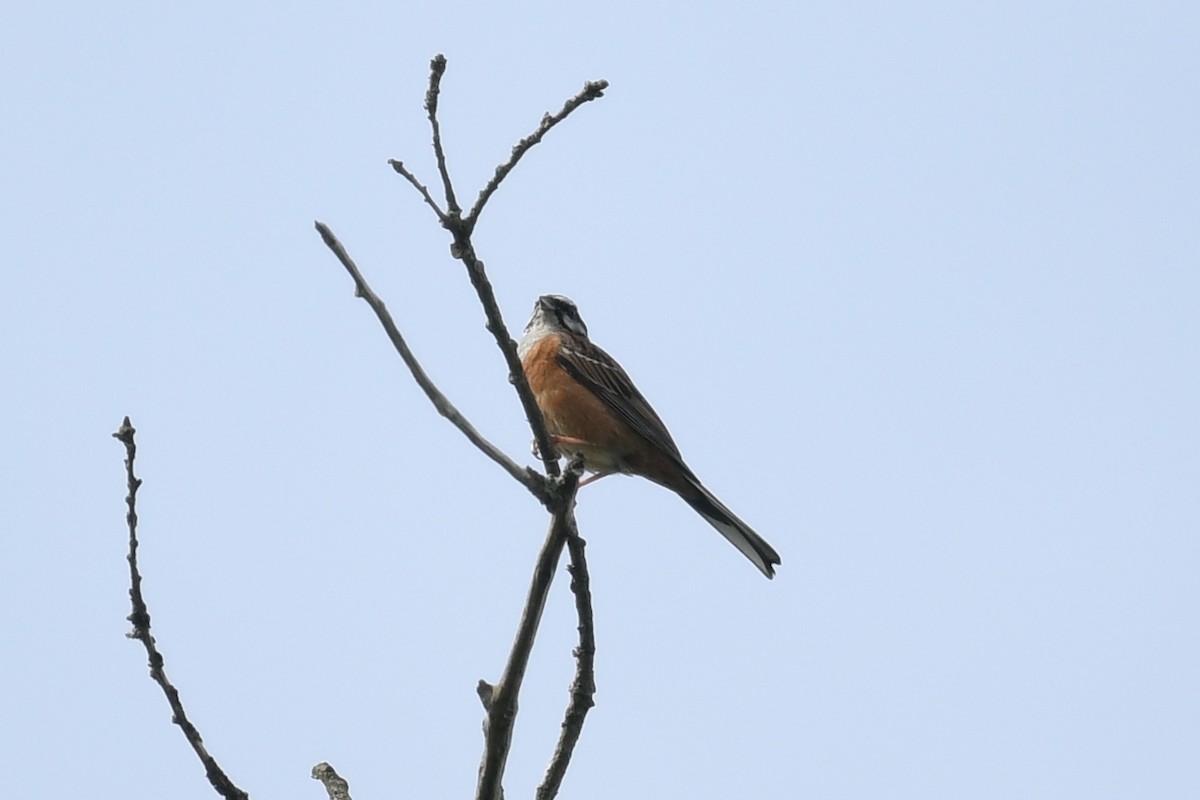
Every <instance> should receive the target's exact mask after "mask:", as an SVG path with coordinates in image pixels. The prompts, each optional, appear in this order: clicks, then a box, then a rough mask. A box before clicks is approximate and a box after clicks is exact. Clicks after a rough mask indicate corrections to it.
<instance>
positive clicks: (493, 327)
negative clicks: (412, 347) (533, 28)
mask: <svg viewBox="0 0 1200 800" xmlns="http://www.w3.org/2000/svg"><path fill="white" fill-rule="evenodd" d="M445 70H446V59H445V58H444V57H443V56H441V55H439V56H437V57H435V58H434V59H433V60H432V62H431V63H430V76H429V89H428V91H427V92H426V94H425V110H426V111H427V112H428V115H429V123H430V128H431V136H432V140H433V150H434V156H435V158H436V161H437V169H438V174H439V176H440V177H441V181H442V187H443V191H444V193H445V203H446V207H445V211H443V210H442V208H441V207H440V206H439V204H438V202H437V201H436V200H435V199H434V198H433V197H432V195H431V194H430V193H429V190H428V188H427V187H426V186H425V184H423V183H422V182H421V181H420V180H419V179H418V178H417V177H416V175H414V174H413V173H412V172H411V171H410V170H409V169H408V168H407V167H405V165H404V164H403V162H401V161H398V160H395V159H393V160H391V161H390V162H389V163H390V164H391V166H392V168H393V169H394V170H395V171H396V172H397V173H399V174H400V175H401V176H403V177H404V178H405V180H407V181H408V182H409V183H410V184H412V186H413V187H414V188H415V189H416V190H417V192H418V193H419V194H420V195H421V197H422V199H424V201H425V202H426V203H427V204H428V205H429V206H430V208H432V209H433V211H434V213H435V214H436V215H437V217H438V221H439V222H440V223H441V225H442V226H443V227H444V228H446V230H448V231H449V232H450V234H451V236H452V238H453V242H452V245H451V252H452V254H453V255H454V256H455V257H456V258H458V259H460V260H461V261H462V262H463V264H464V266H465V267H466V269H467V276H468V277H469V278H470V281H471V285H472V286H473V287H474V289H475V292H476V294H477V296H478V297H479V302H480V304H481V305H482V306H483V309H484V313H485V315H486V317H487V329H488V331H489V332H490V333H491V334H492V336H493V338H494V339H495V341H496V346H497V347H499V349H500V351H501V353H502V354H503V356H504V359H505V363H506V364H507V366H508V371H509V381H510V382H511V383H512V384H513V387H514V388H515V390H516V392H517V396H518V398H519V399H520V402H521V406H522V408H523V409H524V411H525V416H526V418H527V420H528V421H529V425H530V429H531V430H532V432H533V435H534V440H535V441H536V442H537V445H538V452H539V453H541V454H542V460H543V466H544V468H545V470H546V473H547V476H548V477H545V478H543V477H542V476H540V475H538V474H537V473H535V472H533V470H530V469H524V470H523V469H522V468H521V467H519V466H517V464H516V463H515V462H514V461H512V460H511V459H510V458H508V456H506V455H505V454H504V453H502V452H501V451H499V450H498V449H497V448H495V447H494V446H493V445H492V444H491V443H490V442H488V441H487V440H486V439H484V438H483V436H481V435H480V434H479V433H478V431H476V430H475V428H474V427H473V426H472V425H471V424H470V423H469V422H467V420H466V419H465V418H464V417H463V416H462V415H461V414H460V413H459V412H458V410H457V409H456V408H455V407H454V406H453V405H452V404H451V403H450V402H449V400H447V399H446V398H445V396H444V395H443V394H442V393H441V392H440V391H439V390H438V389H437V387H436V386H435V385H434V384H433V383H432V381H430V380H429V378H428V376H427V375H426V374H425V372H424V370H423V369H421V367H420V365H419V364H418V363H417V361H416V359H415V358H414V357H413V355H412V353H411V352H410V351H409V349H408V347H407V345H406V344H405V343H404V339H403V337H402V336H401V335H400V332H399V330H398V329H397V327H396V325H395V323H394V322H393V321H392V319H391V316H390V314H388V312H387V308H386V307H385V305H384V304H383V301H382V300H380V299H379V297H378V296H376V294H375V293H374V292H373V291H372V290H371V287H370V286H369V285H368V284H367V282H366V280H365V279H364V278H363V277H362V275H361V273H360V272H359V270H358V268H357V266H355V264H354V262H353V260H352V259H351V258H350V257H349V255H348V254H347V253H346V251H345V249H344V248H343V247H342V245H341V243H340V242H339V241H338V239H337V237H336V236H335V235H334V234H333V232H332V231H331V230H330V229H329V227H328V226H326V225H324V224H323V223H320V222H318V223H317V224H316V225H317V230H318V231H320V233H321V236H322V238H323V239H324V241H325V244H326V245H327V246H328V247H329V248H330V249H331V250H332V251H333V252H334V254H335V255H336V256H337V258H338V260H339V261H341V263H342V265H343V266H344V267H345V268H346V270H347V272H349V273H350V276H351V278H352V279H353V280H354V285H355V294H356V295H357V296H359V297H362V298H363V299H364V300H366V302H367V303H368V305H370V307H371V309H372V310H373V311H374V312H375V314H376V316H377V317H378V318H379V321H380V323H381V324H382V325H383V327H384V330H385V331H387V334H388V337H389V338H390V339H391V340H392V344H393V345H394V346H395V348H396V350H397V352H399V353H400V356H401V358H403V359H404V362H405V363H406V364H407V365H408V367H409V370H410V371H411V372H412V374H413V377H414V378H415V379H416V381H417V383H418V384H420V386H421V388H422V389H423V390H424V391H425V393H426V395H427V396H428V397H429V399H430V401H431V402H433V404H434V406H435V407H436V408H437V409H438V411H439V413H441V414H442V415H443V416H445V417H447V419H449V420H450V421H451V422H453V423H454V424H455V426H456V427H458V428H459V430H460V431H462V432H463V434H464V435H466V437H467V438H468V439H469V440H470V441H471V442H472V443H473V444H474V445H475V446H476V447H478V448H479V449H480V450H481V451H482V452H484V453H485V454H486V455H487V456H488V457H489V458H491V459H492V460H493V461H495V462H496V463H497V464H499V465H500V466H502V467H503V468H504V469H505V470H506V471H508V472H509V474H510V475H512V476H513V477H514V478H515V479H516V480H518V481H520V482H521V483H522V484H523V485H524V486H526V488H528V489H529V490H530V491H531V492H533V493H534V494H535V495H536V496H537V497H538V498H539V499H540V500H541V501H542V502H543V503H544V504H545V505H546V507H547V508H548V509H549V510H550V512H551V514H552V517H551V523H550V530H549V532H548V533H547V536H546V541H545V543H544V544H543V545H542V549H541V551H540V553H539V554H538V558H537V562H536V565H535V567H534V574H533V579H532V581H531V583H530V587H529V593H528V596H527V598H526V601H525V607H524V609H523V611H522V614H521V621H520V623H519V625H518V628H517V634H516V637H515V638H514V641H513V646H512V650H511V652H510V653H509V657H508V661H507V662H506V664H505V667H504V671H503V673H502V674H501V677H500V680H499V681H498V682H497V683H496V684H495V685H491V684H488V683H486V682H484V681H480V686H479V696H480V699H481V700H482V701H483V704H484V708H485V710H486V712H487V716H486V719H485V723H484V738H485V743H484V754H483V759H482V762H481V764H480V767H479V783H478V786H477V791H476V797H477V799H478V800H501V798H502V797H503V788H502V780H503V776H504V768H505V764H506V763H507V760H508V753H509V748H510V745H511V742H512V730H513V723H514V721H515V719H516V715H517V696H518V694H519V693H520V689H521V683H522V681H523V680H524V676H525V671H526V667H527V666H528V663H529V657H530V654H531V652H532V650H533V642H534V639H535V637H536V635H537V630H538V626H539V624H540V623H541V618H542V611H543V610H544V608H545V605H546V598H547V596H548V595H549V592H550V585H551V583H552V582H553V580H554V573H555V570H556V568H557V565H558V563H559V560H560V558H561V555H562V550H563V546H564V545H565V544H569V546H570V550H571V574H572V578H573V579H572V582H571V589H572V591H573V592H574V593H575V603H576V609H577V613H578V616H579V637H580V639H579V647H578V648H577V649H576V651H575V654H576V674H575V681H574V683H573V684H572V689H571V697H570V702H569V703H568V706H567V711H566V715H565V718H564V720H563V726H562V727H563V730H562V734H561V737H560V739H559V743H558V746H557V747H556V748H555V752H554V755H553V757H552V758H551V762H550V766H549V768H548V770H547V773H546V777H545V779H544V781H543V783H542V785H541V786H540V787H539V789H538V797H539V800H550V798H553V797H554V796H555V795H556V794H557V792H558V789H559V786H560V785H561V783H562V779H563V775H564V774H565V773H566V769H567V766H568V764H569V762H570V759H571V753H572V752H573V750H574V747H575V743H576V741H577V740H578V738H579V733H580V731H581V730H582V727H583V720H584V717H585V716H586V714H587V711H588V709H589V708H591V706H592V695H593V694H594V692H595V677H594V672H593V656H594V653H595V638H594V635H593V627H594V626H593V621H592V601H591V591H590V583H589V577H588V569H587V559H586V555H585V551H584V542H583V539H582V538H581V537H580V536H579V532H578V530H577V527H576V524H575V516H574V505H575V491H576V489H577V488H578V485H579V475H580V472H581V467H582V465H581V464H580V463H579V462H575V463H573V464H572V465H571V467H570V468H569V469H568V470H567V471H566V472H565V473H564V472H563V471H562V470H561V469H560V467H559V464H558V459H557V458H556V456H555V453H556V449H555V447H554V445H553V442H552V441H551V439H550V435H549V432H548V430H547V428H546V424H545V420H544V419H543V418H542V413H541V410H540V409H539V408H538V405H537V401H536V400H535V399H534V396H533V392H532V390H531V389H530V387H529V382H528V381H527V380H526V378H525V371H524V369H523V368H522V366H521V361H520V358H519V357H518V355H517V345H516V342H514V341H513V339H512V337H511V336H509V333H508V326H507V325H506V324H505V322H504V317H503V315H502V314H501V312H500V306H499V303H497V301H496V296H495V292H494V291H493V289H492V285H491V281H490V280H489V279H488V276H487V271H486V269H485V267H484V263H483V261H482V260H481V259H480V258H479V257H478V256H477V255H476V253H475V247H474V244H473V243H472V241H471V234H472V232H473V231H474V228H475V225H476V223H477V222H478V220H479V215H480V214H481V213H482V211H483V209H484V207H485V206H486V205H487V202H488V200H489V199H490V198H491V197H492V195H493V194H495V192H496V190H497V189H498V188H499V187H500V184H501V182H502V181H503V180H504V179H505V178H506V177H507V176H508V175H509V174H510V173H511V172H512V170H513V168H514V167H515V166H516V164H517V162H518V161H520V159H521V158H522V156H524V154H525V153H527V152H528V151H529V149H530V148H532V147H533V146H534V145H536V144H537V143H538V142H540V141H541V140H542V138H543V137H544V136H545V135H546V133H547V132H549V130H550V129H551V128H553V127H554V126H555V125H557V124H558V123H559V122H561V121H562V120H564V119H565V118H566V117H567V116H568V115H570V114H571V112H572V111H574V110H575V109H576V108H578V107H579V106H581V105H582V104H583V103H585V102H587V101H589V100H594V99H596V98H598V97H601V96H603V93H604V89H605V88H607V86H608V83H607V81H594V82H589V83H587V84H585V85H584V88H583V90H582V91H581V92H580V93H579V94H577V95H576V96H575V97H573V98H571V99H570V100H568V101H567V102H566V103H565V104H564V105H563V107H562V109H561V110H559V111H558V112H557V113H555V114H546V115H545V116H544V117H543V118H542V121H541V124H540V125H539V126H538V127H537V129H536V130H535V131H534V132H533V133H532V134H530V135H529V136H527V137H525V138H524V139H522V140H521V141H520V142H518V143H517V145H516V146H515V147H513V149H512V152H511V154H510V156H509V158H508V160H507V161H505V162H504V163H502V164H501V165H500V166H498V167H497V168H496V171H495V174H494V175H493V177H492V179H491V180H490V181H488V183H487V185H486V186H484V188H483V189H482V190H481V191H480V193H479V198H478V199H477V200H476V201H475V205H474V206H473V207H472V209H471V211H470V213H468V214H467V215H466V217H463V216H462V211H461V208H460V207H459V205H458V201H457V199H456V195H455V191H454V185H453V181H452V180H451V178H450V172H449V169H448V167H447V164H446V154H445V148H444V147H443V145H442V135H441V125H440V123H439V122H438V115H437V111H438V100H439V97H440V94H441V81H442V76H443V75H444V74H445Z"/></svg>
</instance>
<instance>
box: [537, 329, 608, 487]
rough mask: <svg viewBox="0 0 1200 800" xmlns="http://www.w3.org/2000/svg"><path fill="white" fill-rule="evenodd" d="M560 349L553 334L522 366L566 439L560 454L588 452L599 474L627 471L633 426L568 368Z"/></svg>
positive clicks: (552, 427) (554, 430)
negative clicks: (624, 420) (575, 377)
mask: <svg viewBox="0 0 1200 800" xmlns="http://www.w3.org/2000/svg"><path fill="white" fill-rule="evenodd" d="M558 352H559V342H558V339H557V337H554V336H547V337H545V338H544V339H542V340H541V341H540V342H538V343H536V344H534V345H533V346H532V347H531V348H530V349H529V350H528V351H527V352H526V353H525V357H524V359H523V360H522V365H523V366H524V367H525V377H526V379H528V381H529V388H530V389H531V390H533V396H534V397H535V398H536V399H537V403H538V407H539V408H541V410H542V416H543V417H545V418H546V427H547V428H548V429H549V431H550V434H551V435H552V436H555V437H558V438H559V439H560V443H559V445H558V450H559V452H560V453H561V454H562V455H564V456H566V457H567V458H570V457H571V456H573V455H574V454H575V453H582V454H583V459H584V466H585V467H587V469H589V470H591V471H593V472H625V471H627V469H626V467H625V456H626V455H627V451H628V446H627V445H628V438H629V434H630V431H629V430H628V427H627V426H625V425H624V424H623V423H621V422H620V421H618V420H617V419H615V418H614V417H613V415H612V413H611V411H610V410H609V409H608V407H607V406H606V405H604V402H603V401H601V400H600V399H599V398H598V397H596V395H595V394H593V393H592V392H591V390H589V389H588V388H587V387H585V386H583V385H582V384H580V383H579V382H578V381H576V380H575V379H574V378H573V377H572V376H571V374H570V373H569V372H567V371H566V370H565V369H564V368H563V366H562V365H561V364H560V363H559V361H558Z"/></svg>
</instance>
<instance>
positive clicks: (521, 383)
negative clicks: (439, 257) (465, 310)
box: [451, 226, 560, 477]
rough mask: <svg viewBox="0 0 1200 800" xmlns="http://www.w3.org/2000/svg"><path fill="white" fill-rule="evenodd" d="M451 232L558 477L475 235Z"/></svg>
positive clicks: (540, 447) (541, 450)
mask: <svg viewBox="0 0 1200 800" xmlns="http://www.w3.org/2000/svg"><path fill="white" fill-rule="evenodd" d="M451 231H452V232H453V233H454V245H455V255H457V256H458V257H459V258H461V259H462V262H463V265H464V266H466V268H467V277H469V278H470V279H471V285H472V286H474V287H475V293H476V294H477V295H479V303H480V305H482V306H483V313H484V314H485V315H486V316H487V329H488V331H490V332H491V334H492V337H493V338H494V339H495V340H496V346H497V347H499V348H500V352H501V353H503V354H504V361H505V363H506V364H507V365H508V382H509V383H511V384H512V385H513V388H514V389H516V392H517V397H518V398H519V399H520V401H521V408H522V409H523V410H524V411H525V419H526V420H528V422H529V427H530V430H532V431H533V440H534V441H535V442H537V451H538V454H539V455H540V457H541V459H542V466H543V467H544V468H545V470H546V473H547V474H548V475H550V476H551V477H558V475H559V474H560V470H559V466H558V455H557V452H558V451H557V449H556V448H555V447H554V443H553V442H552V441H551V440H550V431H549V430H547V429H546V420H545V419H543V418H542V410H541V408H540V407H539V406H538V404H537V400H536V399H535V398H534V396H533V390H532V389H530V388H529V379H528V378H526V377H525V368H524V367H523V366H521V357H520V356H518V355H517V343H516V342H514V341H513V340H512V337H511V336H509V335H508V326H507V325H506V324H505V322H504V317H503V315H502V314H501V313H500V304H499V303H497V302H496V294H495V292H493V291H492V283H491V281H489V280H488V276H487V271H486V270H485V269H484V266H483V262H482V261H480V260H479V259H478V258H476V257H475V248H474V246H473V245H472V244H471V234H470V233H469V232H464V231H462V230H461V229H460V226H455V227H452V228H451Z"/></svg>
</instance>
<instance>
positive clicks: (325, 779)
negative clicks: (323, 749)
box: [312, 761, 350, 800]
mask: <svg viewBox="0 0 1200 800" xmlns="http://www.w3.org/2000/svg"><path fill="white" fill-rule="evenodd" d="M312 777H313V780H315V781H320V782H321V783H323V784H325V791H326V792H327V793H328V794H329V800H350V784H348V783H346V779H345V778H343V777H342V776H341V775H338V774H337V770H336V769H334V768H333V767H332V766H331V765H330V764H329V762H327V761H322V762H321V763H320V764H317V765H316V766H315V767H313V768H312Z"/></svg>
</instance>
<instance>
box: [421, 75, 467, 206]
mask: <svg viewBox="0 0 1200 800" xmlns="http://www.w3.org/2000/svg"><path fill="white" fill-rule="evenodd" d="M444 74H446V57H445V56H444V55H442V54H441V53H438V54H437V55H436V56H434V57H433V60H431V61H430V62H429V91H427V92H425V110H426V111H428V112H429V125H430V127H431V128H432V129H433V154H434V156H435V157H436V158H437V167H438V174H440V175H441V176H442V187H443V188H444V189H445V190H446V210H447V211H448V212H449V216H450V217H452V218H454V219H458V217H460V216H461V215H462V209H461V208H459V207H458V200H456V199H455V197H454V186H453V184H451V182H450V172H449V170H447V169H446V151H445V150H444V149H443V148H442V130H441V126H440V125H439V124H438V118H437V109H438V94H440V93H441V91H442V76H443V75H444Z"/></svg>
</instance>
